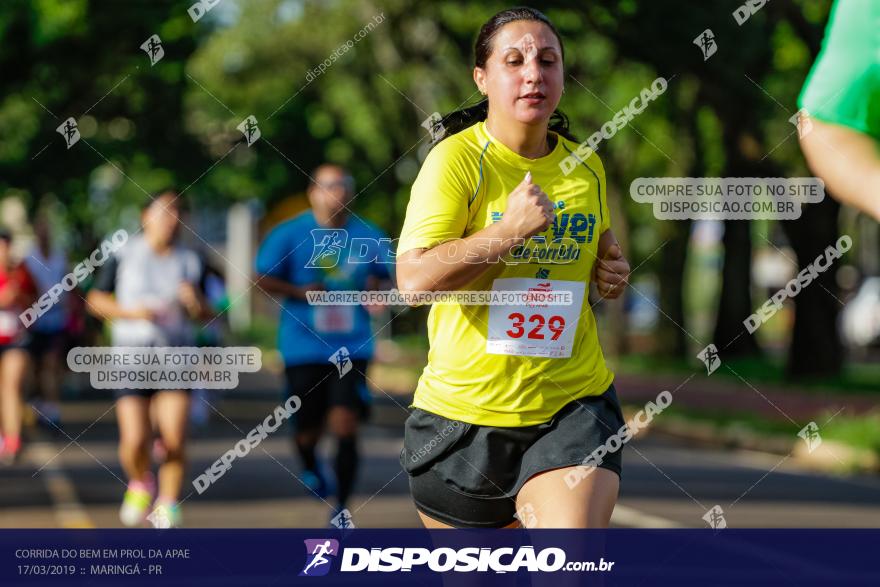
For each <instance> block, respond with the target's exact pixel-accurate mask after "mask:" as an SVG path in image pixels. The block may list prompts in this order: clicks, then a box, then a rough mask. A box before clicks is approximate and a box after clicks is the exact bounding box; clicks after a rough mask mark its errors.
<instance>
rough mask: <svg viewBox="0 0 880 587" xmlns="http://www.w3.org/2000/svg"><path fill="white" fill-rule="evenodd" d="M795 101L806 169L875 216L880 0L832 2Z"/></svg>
mask: <svg viewBox="0 0 880 587" xmlns="http://www.w3.org/2000/svg"><path fill="white" fill-rule="evenodd" d="M799 103H800V107H801V109H802V113H801V116H800V120H799V123H798V131H799V133H798V134H799V136H800V143H801V149H802V150H803V153H804V156H805V157H806V160H807V163H808V164H809V166H810V169H811V170H812V171H813V173H815V174H816V175H817V176H818V177H820V178H822V180H823V181H824V182H825V186H826V189H827V190H828V192H829V193H830V195H832V196H833V197H835V198H836V199H838V200H839V201H840V202H842V203H844V204H848V205H851V206H854V207H856V208H858V209H859V210H861V211H863V212H865V213H866V214H869V215H870V216H872V217H873V218H874V219H876V220H878V221H880V2H876V1H875V0H838V1H837V2H836V3H835V5H834V7H833V8H832V11H831V16H830V19H829V23H828V28H827V29H826V32H825V39H824V41H823V44H822V51H821V53H820V54H819V57H818V59H816V63H814V64H813V68H812V70H811V71H810V75H809V76H808V78H807V81H806V83H805V84H804V88H803V90H802V91H801V95H800V98H799Z"/></svg>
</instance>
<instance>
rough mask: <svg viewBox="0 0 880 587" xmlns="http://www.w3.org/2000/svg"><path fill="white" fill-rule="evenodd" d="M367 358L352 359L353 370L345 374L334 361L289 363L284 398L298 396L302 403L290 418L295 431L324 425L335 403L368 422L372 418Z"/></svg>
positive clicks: (286, 370) (286, 371)
mask: <svg viewBox="0 0 880 587" xmlns="http://www.w3.org/2000/svg"><path fill="white" fill-rule="evenodd" d="M366 372H367V361H366V360H365V359H353V360H352V367H351V369H350V370H349V371H348V372H347V373H346V374H345V375H343V376H342V377H340V376H339V370H338V369H337V368H336V365H334V364H333V363H330V362H327V363H309V364H305V365H288V366H287V368H286V369H285V374H286V375H287V390H286V394H285V400H287V399H288V398H290V397H291V396H293V395H296V396H299V399H300V401H301V402H302V405H301V406H300V408H299V410H297V412H296V413H295V414H294V415H293V417H292V418H291V422H292V423H293V426H294V429H295V430H314V429H316V428H321V427H323V426H324V420H325V418H326V417H327V412H329V411H330V408H332V407H333V406H345V407H347V408H349V409H350V410H352V411H353V412H355V413H356V414H357V415H358V417H359V419H360V420H362V421H365V420H367V419H369V417H370V395H369V391H368V390H367V377H366Z"/></svg>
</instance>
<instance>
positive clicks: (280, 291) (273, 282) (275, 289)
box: [255, 275, 324, 300]
mask: <svg viewBox="0 0 880 587" xmlns="http://www.w3.org/2000/svg"><path fill="white" fill-rule="evenodd" d="M255 283H256V285H257V286H258V287H259V288H261V289H262V290H264V291H265V292H267V293H270V294H275V295H278V296H282V297H287V298H295V299H298V300H304V299H306V292H309V291H322V290H323V289H324V286H323V285H322V284H320V283H307V284H305V285H294V284H292V283H290V282H289V281H285V280H284V279H279V278H278V277H272V276H271V275H259V276H257V280H256V282H255Z"/></svg>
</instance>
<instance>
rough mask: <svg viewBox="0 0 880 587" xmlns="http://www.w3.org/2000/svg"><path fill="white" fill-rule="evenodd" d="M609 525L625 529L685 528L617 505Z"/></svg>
mask: <svg viewBox="0 0 880 587" xmlns="http://www.w3.org/2000/svg"><path fill="white" fill-rule="evenodd" d="M611 524H612V525H616V526H626V527H627V528H685V527H686V526H682V525H681V524H679V523H677V522H673V521H672V520H667V519H666V518H661V517H660V516H654V515H651V514H646V513H644V512H640V511H639V510H637V509H634V508H631V507H628V506H625V505H620V504H617V505H616V506H614V513H612V514H611Z"/></svg>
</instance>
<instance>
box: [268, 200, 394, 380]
mask: <svg viewBox="0 0 880 587" xmlns="http://www.w3.org/2000/svg"><path fill="white" fill-rule="evenodd" d="M380 239H385V240H382V241H380ZM389 245H390V241H389V240H388V239H387V237H386V236H385V234H384V233H382V231H380V230H379V229H378V228H377V227H376V226H374V225H372V224H370V223H368V222H365V221H364V220H361V219H360V218H356V217H349V219H348V220H347V221H346V223H345V226H343V227H341V228H324V227H322V226H320V225H319V224H318V222H317V221H316V220H315V216H314V214H312V211H311V210H307V211H305V212H303V213H301V214H299V215H297V216H295V217H294V218H292V219H290V220H288V221H286V222H283V223H281V224H279V225H278V226H276V227H275V228H274V229H273V230H272V231H271V232H270V233H269V235H268V236H267V237H266V239H265V240H264V241H263V243H262V245H260V250H259V252H258V253H257V261H256V270H257V273H258V274H261V275H269V276H272V277H277V278H279V279H283V280H285V281H287V282H290V283H292V284H294V285H306V284H309V283H315V282H320V283H323V284H324V288H325V289H326V290H328V291H334V290H337V291H338V290H364V289H366V285H367V278H368V277H370V276H375V277H378V278H380V279H387V278H389V276H390V272H389V268H390V254H389V249H390V247H389ZM282 306H283V309H282V310H281V322H280V325H279V328H278V348H279V350H280V351H281V355H282V356H283V357H284V363H285V365H288V366H290V365H303V364H307V363H326V362H327V361H328V360H329V358H330V357H331V355H333V354H334V353H336V351H337V350H338V349H339V348H340V347H343V346H344V347H346V348H347V349H348V352H349V353H350V358H352V359H370V358H372V356H373V342H372V337H373V333H372V331H371V327H370V315H369V313H368V312H367V310H366V309H365V308H364V307H363V306H360V305H350V306H317V305H309V303H308V302H307V301H306V300H301V299H291V298H285V299H284V301H283V303H282Z"/></svg>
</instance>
